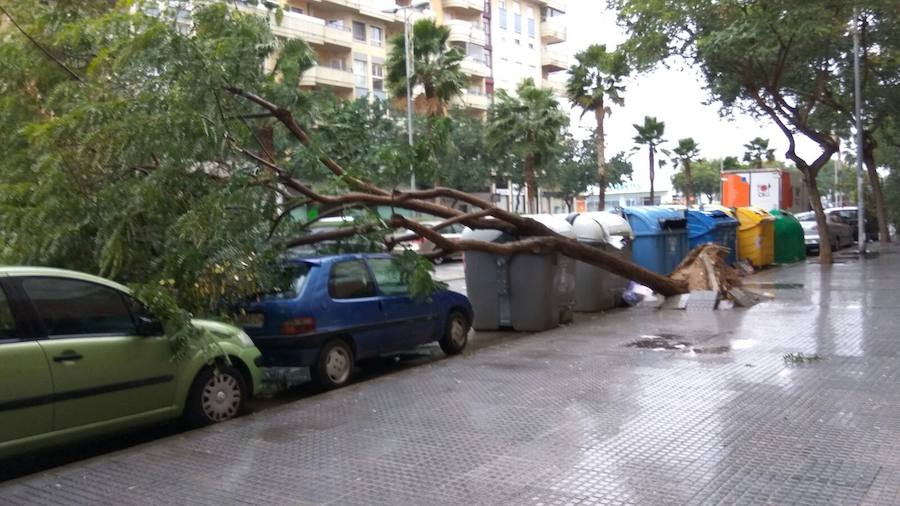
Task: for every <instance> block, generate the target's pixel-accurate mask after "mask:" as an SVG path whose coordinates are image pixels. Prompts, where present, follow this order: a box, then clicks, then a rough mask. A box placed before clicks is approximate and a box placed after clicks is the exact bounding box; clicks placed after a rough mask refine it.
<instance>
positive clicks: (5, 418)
mask: <svg viewBox="0 0 900 506" xmlns="http://www.w3.org/2000/svg"><path fill="white" fill-rule="evenodd" d="M10 291H11V290H10ZM11 293H14V292H11ZM11 299H12V297H8V296H7V290H5V289H4V287H3V286H2V283H0V364H2V366H0V455H2V454H3V448H4V446H8V444H9V443H11V442H13V441H15V440H18V439H22V438H27V437H31V436H37V435H40V434H44V433H47V432H50V431H51V430H53V406H52V404H51V402H52V397H53V383H52V382H51V380H50V367H49V366H48V365H47V357H46V356H45V355H44V351H43V350H42V349H41V346H40V345H39V344H38V343H37V341H35V340H34V339H32V336H31V334H30V330H29V327H28V325H27V322H26V321H24V319H23V318H22V317H21V316H20V313H19V312H18V311H15V312H14V309H13V308H14V307H15V304H14V301H13V300H11Z"/></svg>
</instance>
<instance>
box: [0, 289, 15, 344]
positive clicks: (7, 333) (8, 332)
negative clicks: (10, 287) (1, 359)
mask: <svg viewBox="0 0 900 506" xmlns="http://www.w3.org/2000/svg"><path fill="white" fill-rule="evenodd" d="M15 338H16V320H15V319H14V318H13V314H12V308H10V307H9V301H7V300H6V295H5V294H4V293H3V289H2V288H0V340H3V339H15Z"/></svg>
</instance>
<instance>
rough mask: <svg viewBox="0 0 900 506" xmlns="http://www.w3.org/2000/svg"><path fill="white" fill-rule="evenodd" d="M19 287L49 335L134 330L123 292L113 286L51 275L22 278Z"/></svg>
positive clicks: (92, 333)
mask: <svg viewBox="0 0 900 506" xmlns="http://www.w3.org/2000/svg"><path fill="white" fill-rule="evenodd" d="M22 288H24V289H25V293H26V294H28V297H29V298H30V299H31V302H32V303H33V304H34V307H35V309H36V310H37V312H38V315H39V316H40V318H41V321H42V322H43V323H44V327H45V328H46V330H47V336H49V337H53V336H77V335H103V334H113V335H134V334H135V333H136V329H135V324H134V319H133V318H132V315H131V312H130V311H129V310H128V307H127V306H126V305H125V298H124V294H123V293H121V292H119V291H118V290H115V289H113V288H109V287H106V286H103V285H98V284H96V283H90V282H87V281H79V280H75V279H64V278H50V277H47V278H38V277H35V278H25V280H23V281H22Z"/></svg>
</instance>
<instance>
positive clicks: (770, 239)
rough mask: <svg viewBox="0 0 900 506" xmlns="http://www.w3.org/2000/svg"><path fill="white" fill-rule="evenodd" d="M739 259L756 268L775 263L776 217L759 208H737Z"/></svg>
mask: <svg viewBox="0 0 900 506" xmlns="http://www.w3.org/2000/svg"><path fill="white" fill-rule="evenodd" d="M736 214H737V219H738V221H739V222H741V224H740V226H739V227H738V233H737V236H738V237H737V239H738V259H739V260H747V261H749V262H750V263H751V264H753V266H754V267H763V266H765V265H770V264H773V263H775V217H774V216H772V215H771V214H769V213H767V212H766V211H765V210H764V209H760V208H758V207H739V208H737V213H736Z"/></svg>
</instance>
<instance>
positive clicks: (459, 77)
mask: <svg viewBox="0 0 900 506" xmlns="http://www.w3.org/2000/svg"><path fill="white" fill-rule="evenodd" d="M449 38H450V29H449V28H447V27H446V26H440V25H437V24H436V23H435V22H434V20H432V19H427V18H426V19H420V20H419V21H416V23H415V24H414V25H413V27H412V31H411V34H410V39H411V45H412V54H413V74H412V77H411V79H410V82H411V86H412V88H413V89H415V88H416V86H420V85H421V86H422V88H423V90H424V96H425V98H426V99H427V100H428V101H429V105H428V106H429V107H430V108H431V107H433V109H432V112H443V111H444V110H445V108H446V105H447V103H449V101H450V99H452V98H453V97H456V96H459V95H460V94H462V90H463V89H465V87H466V76H465V74H464V73H463V72H462V69H461V68H460V62H461V61H462V59H463V57H464V56H465V55H464V54H463V53H462V52H461V51H460V50H459V49H456V48H452V47H450V45H449V44H448V40H449ZM388 44H389V46H390V51H389V53H388V57H387V63H386V67H387V76H386V78H387V85H388V89H389V90H390V92H391V95H393V96H394V97H397V98H400V97H405V96H406V58H407V54H406V48H405V45H404V36H403V34H402V33H400V34H397V35H395V36H394V37H392V38H391V40H390V41H389V42H388ZM435 100H436V101H438V102H439V103H438V104H432V103H431V102H432V101H435Z"/></svg>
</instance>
